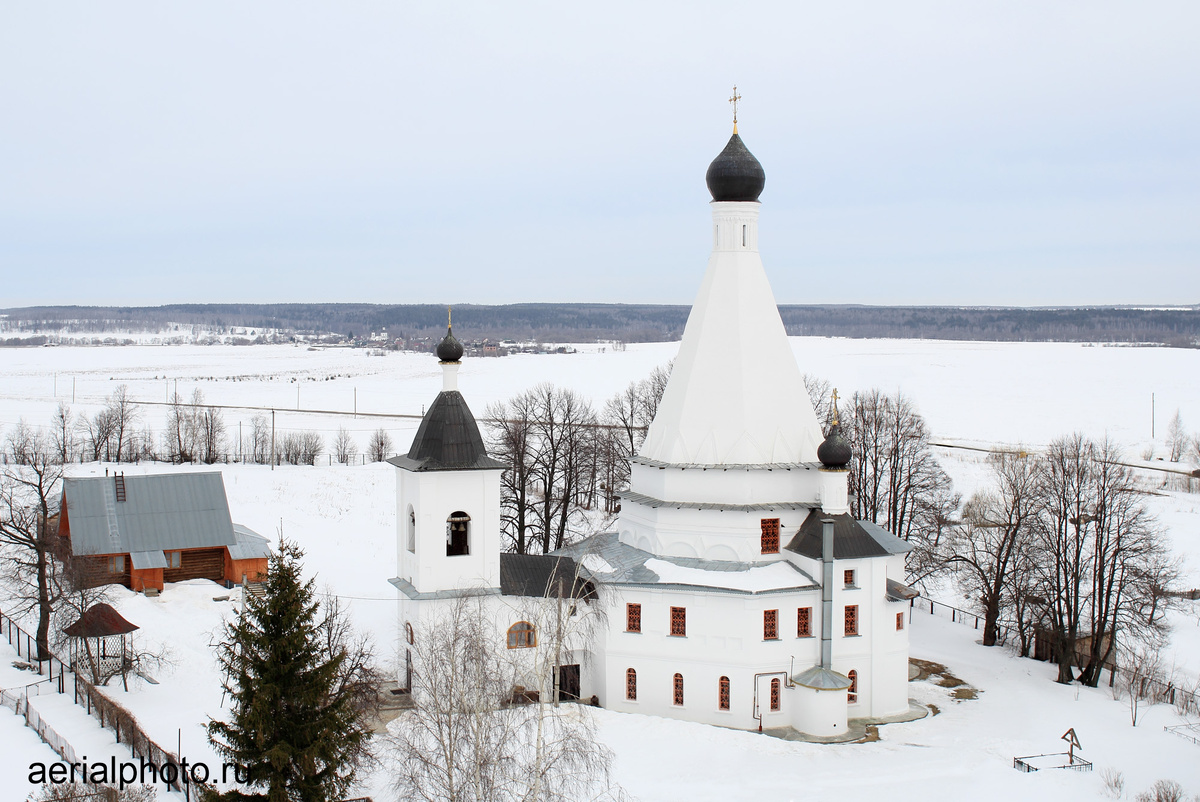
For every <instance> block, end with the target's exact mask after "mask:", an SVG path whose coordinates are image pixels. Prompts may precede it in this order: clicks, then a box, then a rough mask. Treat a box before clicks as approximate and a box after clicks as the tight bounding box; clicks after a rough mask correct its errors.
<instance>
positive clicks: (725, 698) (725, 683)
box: [717, 677, 729, 710]
mask: <svg viewBox="0 0 1200 802" xmlns="http://www.w3.org/2000/svg"><path fill="white" fill-rule="evenodd" d="M717 707H718V708H719V709H721V710H728V709H729V677H721V679H720V680H719V681H718V682H717Z"/></svg>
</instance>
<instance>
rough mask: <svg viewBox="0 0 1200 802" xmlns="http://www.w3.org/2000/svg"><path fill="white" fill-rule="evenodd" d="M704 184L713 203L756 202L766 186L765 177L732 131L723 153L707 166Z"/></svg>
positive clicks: (759, 166) (752, 156)
mask: <svg viewBox="0 0 1200 802" xmlns="http://www.w3.org/2000/svg"><path fill="white" fill-rule="evenodd" d="M704 181H705V182H706V183H707V184H708V191H709V192H710V193H712V197H713V200H715V201H756V200H758V196H759V195H761V194H762V191H763V185H765V184H766V183H767V174H766V173H765V172H763V168H762V165H761V164H759V163H758V159H756V158H754V154H753V153H751V152H750V151H748V150H747V149H746V146H745V145H744V144H742V138H741V137H740V136H738V135H737V131H734V133H733V136H731V137H729V144H728V145H726V146H725V150H723V151H721V153H720V154H719V155H718V156H717V158H715V159H713V160H712V164H710V165H708V172H707V173H705V174H704Z"/></svg>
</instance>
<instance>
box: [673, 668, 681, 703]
mask: <svg viewBox="0 0 1200 802" xmlns="http://www.w3.org/2000/svg"><path fill="white" fill-rule="evenodd" d="M674 700H675V704H677V705H679V706H680V707H682V706H683V674H676V675H675V693H674Z"/></svg>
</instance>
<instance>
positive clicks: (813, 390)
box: [801, 373, 833, 428]
mask: <svg viewBox="0 0 1200 802" xmlns="http://www.w3.org/2000/svg"><path fill="white" fill-rule="evenodd" d="M801 378H803V379H804V389H805V390H807V391H808V400H809V401H811V402H812V405H813V411H815V412H816V413H817V420H818V421H819V422H820V424H821V427H822V428H825V427H828V426H829V423H830V421H832V420H833V386H832V385H830V383H829V380H828V379H822V378H821V377H819V376H814V375H813V374H811V373H805V374H804V376H802V377H801Z"/></svg>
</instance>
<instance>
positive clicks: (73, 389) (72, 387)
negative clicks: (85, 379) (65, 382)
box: [71, 376, 75, 404]
mask: <svg viewBox="0 0 1200 802" xmlns="http://www.w3.org/2000/svg"><path fill="white" fill-rule="evenodd" d="M71 403H72V404H74V403H75V377H74V376H72V377H71Z"/></svg>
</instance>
